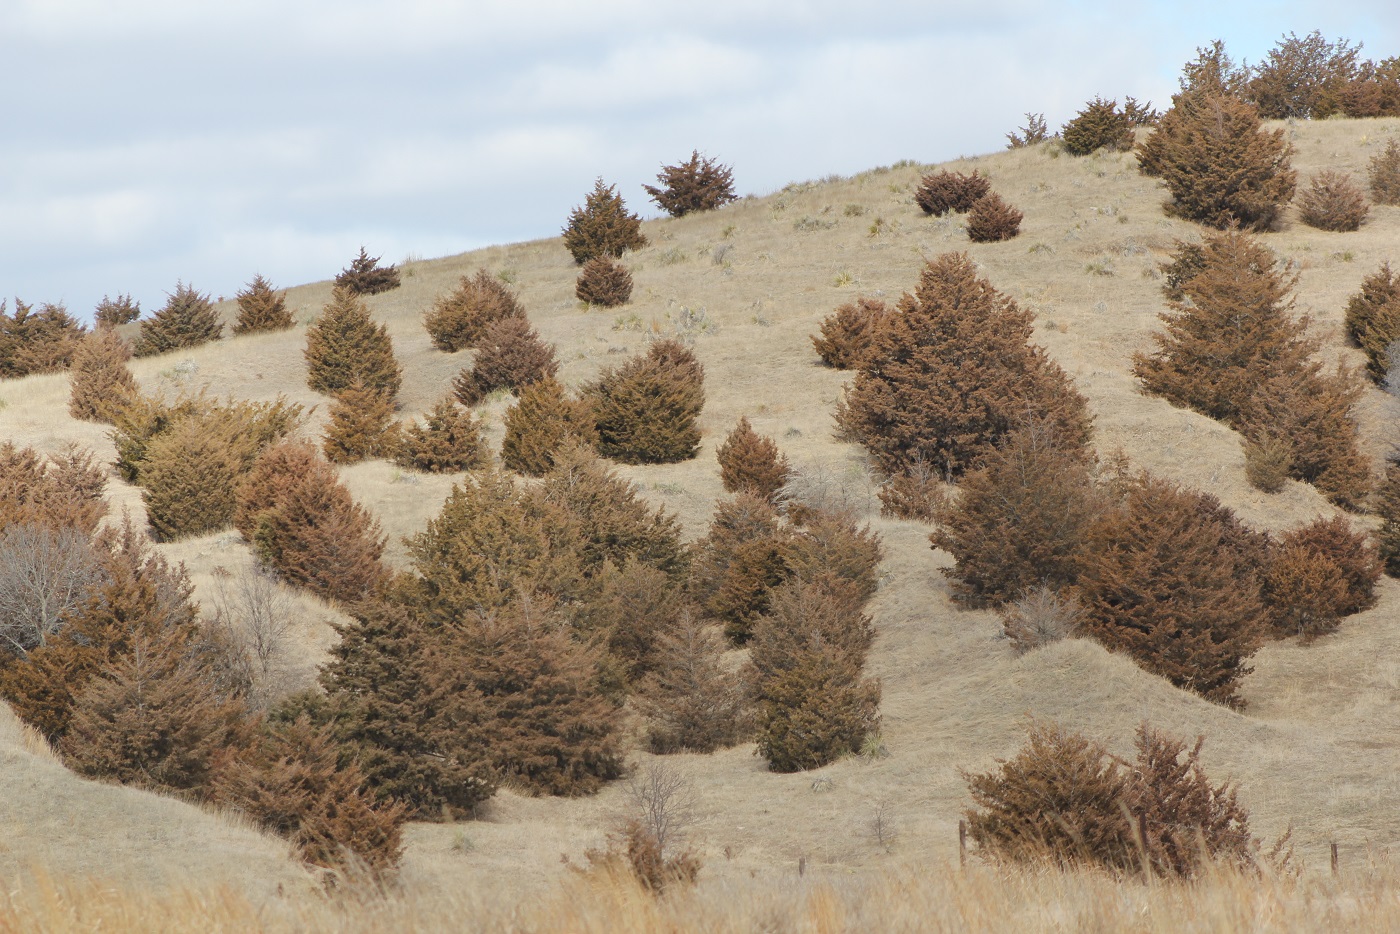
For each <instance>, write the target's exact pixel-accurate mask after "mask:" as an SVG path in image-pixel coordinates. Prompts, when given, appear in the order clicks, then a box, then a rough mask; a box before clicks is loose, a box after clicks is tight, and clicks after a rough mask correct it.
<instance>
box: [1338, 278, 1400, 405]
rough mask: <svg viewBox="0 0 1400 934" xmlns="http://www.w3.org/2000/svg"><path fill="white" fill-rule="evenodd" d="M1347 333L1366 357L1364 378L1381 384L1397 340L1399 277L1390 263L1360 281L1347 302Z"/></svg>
mask: <svg viewBox="0 0 1400 934" xmlns="http://www.w3.org/2000/svg"><path fill="white" fill-rule="evenodd" d="M1346 325H1347V333H1348V334H1350V335H1351V338H1352V340H1354V341H1356V343H1357V346H1359V347H1360V348H1361V349H1362V351H1364V352H1365V354H1366V374H1367V375H1368V376H1370V377H1371V381H1372V382H1374V383H1377V384H1381V383H1384V382H1385V381H1386V376H1387V374H1388V373H1389V371H1390V367H1391V363H1392V361H1391V353H1390V348H1391V345H1392V344H1394V343H1395V342H1396V341H1397V340H1400V276H1397V275H1395V273H1393V272H1391V270H1390V263H1388V262H1387V263H1383V264H1382V265H1381V268H1380V269H1377V270H1376V271H1375V272H1373V273H1371V274H1370V275H1369V276H1366V277H1365V278H1364V279H1362V280H1361V291H1360V292H1357V293H1356V294H1355V295H1353V296H1352V297H1351V300H1350V301H1348V302H1347V311H1346Z"/></svg>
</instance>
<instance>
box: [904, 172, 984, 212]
mask: <svg viewBox="0 0 1400 934" xmlns="http://www.w3.org/2000/svg"><path fill="white" fill-rule="evenodd" d="M991 190H992V183H991V182H989V181H988V180H987V177H986V176H985V175H979V174H978V172H977V170H976V169H973V170H972V174H971V175H964V174H963V173H962V172H949V171H948V170H947V169H943V170H942V171H939V172H937V173H931V174H929V175H925V176H924V177H923V178H921V179H920V180H919V187H918V188H917V189H916V190H915V192H914V203H915V204H917V205H918V206H919V208H920V209H921V210H922V211H923V212H924V213H925V214H931V215H933V216H934V217H942V216H943V215H944V214H947V213H949V212H953V213H956V214H965V213H967V212H968V211H970V210H972V205H973V204H975V203H976V202H977V199H979V198H983V197H985V196H986V195H987V193H988V192H990V191H991Z"/></svg>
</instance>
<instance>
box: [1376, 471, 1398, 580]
mask: <svg viewBox="0 0 1400 934" xmlns="http://www.w3.org/2000/svg"><path fill="white" fill-rule="evenodd" d="M1375 512H1376V515H1377V516H1379V517H1380V519H1381V527H1380V530H1379V531H1378V532H1377V533H1376V543H1377V545H1378V547H1379V552H1380V558H1381V560H1382V561H1383V562H1385V572H1386V574H1388V575H1390V576H1391V577H1400V463H1396V461H1394V460H1391V461H1389V462H1388V463H1387V464H1386V465H1385V479H1384V480H1382V481H1381V484H1380V487H1379V489H1377V490H1376V502H1375Z"/></svg>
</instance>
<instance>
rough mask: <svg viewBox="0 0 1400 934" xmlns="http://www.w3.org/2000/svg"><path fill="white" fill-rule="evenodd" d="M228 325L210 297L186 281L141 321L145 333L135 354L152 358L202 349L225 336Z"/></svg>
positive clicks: (176, 284) (139, 337)
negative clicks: (202, 346)
mask: <svg viewBox="0 0 1400 934" xmlns="http://www.w3.org/2000/svg"><path fill="white" fill-rule="evenodd" d="M223 334H224V324H223V322H222V321H220V320H219V313H218V312H217V311H215V310H214V305H213V303H212V302H210V301H209V296H208V294H201V293H199V292H197V291H195V289H194V287H193V286H189V285H185V284H184V283H183V282H177V283H175V291H174V292H172V293H170V295H169V297H168V298H167V299H166V302H165V305H164V306H163V307H162V308H161V309H160V310H159V311H157V312H156V313H155V314H154V315H152V316H151V317H149V318H147V319H146V320H145V321H142V322H141V333H140V335H138V336H137V338H136V342H135V343H134V344H133V345H132V348H131V349H132V353H134V354H135V355H136V356H138V357H149V356H153V355H155V354H159V353H166V352H167V351H171V350H180V349H182V348H185V347H198V346H199V345H200V344H206V343H208V342H209V341H216V340H218V339H219V338H221V337H223Z"/></svg>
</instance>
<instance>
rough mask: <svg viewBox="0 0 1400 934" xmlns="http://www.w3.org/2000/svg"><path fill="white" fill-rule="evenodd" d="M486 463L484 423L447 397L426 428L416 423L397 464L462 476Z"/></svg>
mask: <svg viewBox="0 0 1400 934" xmlns="http://www.w3.org/2000/svg"><path fill="white" fill-rule="evenodd" d="M485 459H486V448H485V440H484V439H483V437H482V424H481V420H480V419H478V418H477V417H476V416H475V415H473V414H472V413H471V410H470V409H465V408H462V407H461V406H459V405H457V403H456V402H454V401H453V399H452V397H451V396H444V397H443V398H441V399H439V400H438V403H437V405H435V406H433V410H432V411H431V412H429V413H428V415H427V418H426V420H425V422H424V424H422V425H419V424H418V423H417V422H414V423H412V424H410V425H409V426H408V428H406V429H405V430H404V431H403V432H402V433H401V438H400V440H399V445H398V451H397V452H396V453H395V454H394V463H396V464H398V465H399V466H400V467H403V468H406V469H408V470H422V471H426V472H428V473H458V472H460V471H463V470H474V469H475V468H477V467H480V466H481V465H482V464H483V463H484V462H485Z"/></svg>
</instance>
